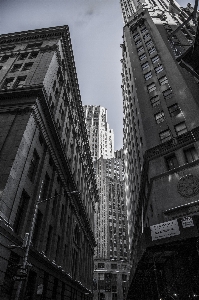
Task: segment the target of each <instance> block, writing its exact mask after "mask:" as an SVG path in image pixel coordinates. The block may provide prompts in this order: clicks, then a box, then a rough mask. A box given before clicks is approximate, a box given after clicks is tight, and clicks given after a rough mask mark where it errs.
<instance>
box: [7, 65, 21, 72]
mask: <svg viewBox="0 0 199 300" xmlns="http://www.w3.org/2000/svg"><path fill="white" fill-rule="evenodd" d="M21 66H22V64H17V65H14V66H13V67H12V69H11V71H10V72H13V73H14V72H17V71H19V70H20V69H21Z"/></svg>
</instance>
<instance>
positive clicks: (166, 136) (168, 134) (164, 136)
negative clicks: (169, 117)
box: [159, 129, 171, 143]
mask: <svg viewBox="0 0 199 300" xmlns="http://www.w3.org/2000/svg"><path fill="white" fill-rule="evenodd" d="M159 135H160V140H161V142H162V143H164V142H166V141H169V140H171V131H170V130H169V129H167V130H164V131H162V132H160V134H159Z"/></svg>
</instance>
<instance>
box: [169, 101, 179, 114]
mask: <svg viewBox="0 0 199 300" xmlns="http://www.w3.org/2000/svg"><path fill="white" fill-rule="evenodd" d="M168 109H169V113H170V116H171V117H175V116H177V115H179V114H180V113H181V110H180V107H179V105H178V104H177V103H175V104H173V105H171V106H169V107H168Z"/></svg>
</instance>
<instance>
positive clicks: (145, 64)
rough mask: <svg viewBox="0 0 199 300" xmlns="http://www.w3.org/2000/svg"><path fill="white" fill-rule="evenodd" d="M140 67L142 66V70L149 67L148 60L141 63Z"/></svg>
mask: <svg viewBox="0 0 199 300" xmlns="http://www.w3.org/2000/svg"><path fill="white" fill-rule="evenodd" d="M141 67H142V70H145V69H147V68H149V63H148V61H147V62H145V63H144V64H142V65H141Z"/></svg>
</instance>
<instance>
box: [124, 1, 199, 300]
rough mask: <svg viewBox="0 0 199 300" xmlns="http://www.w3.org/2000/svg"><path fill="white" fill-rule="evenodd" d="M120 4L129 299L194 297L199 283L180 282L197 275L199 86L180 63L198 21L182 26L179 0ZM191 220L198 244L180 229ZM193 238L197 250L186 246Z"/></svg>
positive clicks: (185, 14)
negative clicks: (186, 272) (128, 241)
mask: <svg viewBox="0 0 199 300" xmlns="http://www.w3.org/2000/svg"><path fill="white" fill-rule="evenodd" d="M121 7H122V12H123V16H124V22H125V26H124V35H123V44H122V45H121V47H122V52H123V58H122V60H121V62H122V68H123V72H122V82H123V83H122V90H123V111H124V156H125V162H124V166H125V192H126V197H127V211H128V212H127V215H128V225H129V234H130V247H131V258H132V263H133V268H132V270H131V282H130V289H129V293H128V299H138V300H140V299H150V300H152V299H154V300H155V299H160V298H163V299H167V298H168V299H169V298H170V296H169V295H170V294H171V295H173V294H176V295H178V297H179V299H188V298H189V297H192V296H193V293H192V291H194V293H195V294H198V288H197V285H196V284H195V283H194V282H192V284H191V283H190V284H182V285H180V284H179V282H181V283H182V282H184V280H185V278H186V279H187V278H188V277H187V276H188V275H187V274H185V271H182V269H186V268H188V269H189V272H191V274H192V278H193V277H194V276H196V277H197V271H196V270H195V269H194V260H197V261H198V258H197V251H196V236H197V234H198V233H197V230H196V223H194V222H195V216H194V214H198V211H199V206H198V203H196V202H197V201H198V193H199V189H198V186H199V179H198V176H199V172H198V166H197V165H198V162H199V161H198V154H199V150H198V149H199V145H198V140H199V120H198V113H199V108H198V104H199V101H198V95H199V86H198V80H197V79H196V77H195V78H194V77H193V76H192V75H191V74H190V73H188V72H187V71H186V70H185V69H183V68H182V67H180V66H179V64H178V62H180V63H181V64H182V65H183V66H186V64H185V63H184V64H183V55H184V53H185V52H186V51H187V49H189V48H190V46H191V45H192V44H193V42H194V38H195V26H194V21H190V22H189V23H184V24H183V25H182V26H181V27H179V25H180V24H182V23H183V22H184V21H186V19H187V18H188V17H189V16H190V9H189V10H188V9H181V8H180V6H179V5H178V3H177V2H176V1H170V2H169V1H167V0H146V1H144V0H138V1H136V0H133V1H127V0H121ZM189 8H190V7H189ZM130 9H131V10H132V11H133V13H132V14H130ZM197 59H198V58H197ZM176 60H177V61H176ZM179 218H184V219H179ZM186 220H189V222H191V223H190V224H192V225H190V228H189V229H190V236H189V237H194V239H193V240H192V242H193V243H192V244H191V241H190V239H188V236H186V230H185V229H182V228H181V227H182V224H183V226H184V227H183V228H186V226H189V225H187V224H188V223H186ZM183 222H185V223H183ZM185 224H186V225H185ZM164 228H167V229H166V230H164ZM179 228H180V229H179ZM183 230H185V231H183ZM194 230H196V231H194ZM173 235H174V236H175V238H174V237H173ZM174 240H178V241H179V240H183V242H182V244H181V247H180V251H179V242H178V243H177V244H176V245H175V247H173V248H172V245H173V244H172V243H173V242H174ZM161 243H162V244H164V247H163V248H162V249H160V248H158V245H159V244H161ZM188 244H190V249H192V251H193V252H192V257H190V251H187V252H186V251H185V252H183V250H185V249H186V247H187V245H188ZM166 245H167V246H166ZM152 246H154V247H152ZM155 246H156V247H157V248H156V247H155ZM150 247H151V248H150ZM166 247H167V248H166ZM149 249H150V250H149ZM165 249H167V252H164V251H165ZM177 255H178V259H177V260H176V259H175V258H176V257H177ZM157 257H159V259H158V258H157ZM185 257H186V258H185ZM193 257H194V259H193ZM187 259H189V261H190V264H189V267H187V266H186V267H185V264H184V263H185V261H186V260H187ZM183 261H184V263H183ZM165 262H167V263H165ZM164 263H165V264H164ZM181 271H182V272H181ZM171 278H172V282H171ZM187 280H188V279H187ZM174 282H175V284H174ZM191 295H192V296H191Z"/></svg>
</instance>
